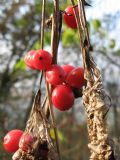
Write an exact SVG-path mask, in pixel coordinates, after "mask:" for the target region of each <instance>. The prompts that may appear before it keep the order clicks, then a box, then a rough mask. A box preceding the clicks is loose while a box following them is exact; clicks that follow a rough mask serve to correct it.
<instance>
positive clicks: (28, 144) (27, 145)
mask: <svg viewBox="0 0 120 160" xmlns="http://www.w3.org/2000/svg"><path fill="white" fill-rule="evenodd" d="M34 141H35V138H34V137H33V135H32V134H30V133H24V134H23V135H22V136H21V138H20V141H19V148H20V149H22V150H23V151H24V152H26V151H28V150H31V149H32V144H33V143H34Z"/></svg>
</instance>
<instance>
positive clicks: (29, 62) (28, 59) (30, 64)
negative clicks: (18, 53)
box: [24, 50, 36, 69]
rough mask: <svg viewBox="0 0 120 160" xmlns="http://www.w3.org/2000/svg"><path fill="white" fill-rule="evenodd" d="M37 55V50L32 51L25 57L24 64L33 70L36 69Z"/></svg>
mask: <svg viewBox="0 0 120 160" xmlns="http://www.w3.org/2000/svg"><path fill="white" fill-rule="evenodd" d="M34 54H35V50H31V51H29V52H28V53H27V55H25V57H24V62H25V64H26V65H27V66H28V67H29V68H31V69H36V68H35V67H34V65H33V55H34Z"/></svg>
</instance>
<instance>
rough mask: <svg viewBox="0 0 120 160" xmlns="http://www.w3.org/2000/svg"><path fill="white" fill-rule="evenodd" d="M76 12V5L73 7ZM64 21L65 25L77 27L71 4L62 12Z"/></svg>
mask: <svg viewBox="0 0 120 160" xmlns="http://www.w3.org/2000/svg"><path fill="white" fill-rule="evenodd" d="M75 9H76V11H77V13H78V7H75ZM64 22H65V23H66V25H67V26H68V27H70V28H72V29H76V28H77V23H76V19H75V14H74V10H73V7H72V6H69V7H67V8H66V9H65V13H64Z"/></svg>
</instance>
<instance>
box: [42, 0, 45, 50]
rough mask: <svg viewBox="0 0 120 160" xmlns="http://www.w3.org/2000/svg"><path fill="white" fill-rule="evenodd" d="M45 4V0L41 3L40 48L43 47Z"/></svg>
mask: <svg viewBox="0 0 120 160" xmlns="http://www.w3.org/2000/svg"><path fill="white" fill-rule="evenodd" d="M45 4H46V0H43V3H42V21H41V48H42V49H43V47H44V27H45Z"/></svg>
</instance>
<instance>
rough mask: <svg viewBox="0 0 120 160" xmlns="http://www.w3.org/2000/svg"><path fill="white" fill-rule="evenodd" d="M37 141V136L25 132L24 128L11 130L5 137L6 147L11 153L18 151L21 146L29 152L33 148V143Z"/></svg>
mask: <svg viewBox="0 0 120 160" xmlns="http://www.w3.org/2000/svg"><path fill="white" fill-rule="evenodd" d="M35 141H36V138H35V137H33V135H32V134H30V133H24V132H23V131H22V130H18V129H15V130H11V131H9V132H8V133H7V134H6V136H5V137H4V143H3V145H4V148H5V150H6V151H7V152H9V153H14V152H16V151H17V150H18V149H19V148H20V149H21V150H22V151H24V152H27V151H28V150H32V145H33V143H34V142H35Z"/></svg>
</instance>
